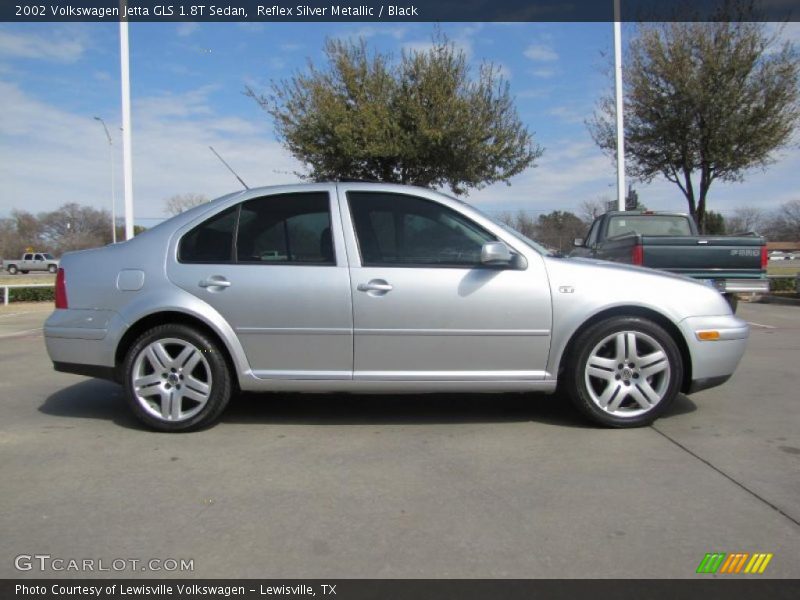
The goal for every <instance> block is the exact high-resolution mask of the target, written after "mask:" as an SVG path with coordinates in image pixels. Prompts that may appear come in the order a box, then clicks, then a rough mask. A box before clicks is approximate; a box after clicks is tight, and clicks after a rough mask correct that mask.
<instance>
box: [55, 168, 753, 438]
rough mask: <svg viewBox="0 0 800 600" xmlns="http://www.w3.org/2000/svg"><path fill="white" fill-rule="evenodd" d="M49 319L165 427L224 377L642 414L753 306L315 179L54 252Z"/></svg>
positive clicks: (724, 344)
mask: <svg viewBox="0 0 800 600" xmlns="http://www.w3.org/2000/svg"><path fill="white" fill-rule="evenodd" d="M55 296H56V310H55V311H54V312H53V314H52V315H51V316H50V317H49V318H48V319H47V322H46V323H45V327H44V335H45V340H46V344H47V351H48V353H49V355H50V358H51V359H52V361H53V363H54V366H55V368H56V370H58V371H65V372H71V373H78V374H84V375H90V376H100V377H106V378H108V379H111V380H114V381H117V382H119V383H121V384H122V385H123V386H124V389H125V395H126V398H127V401H128V403H129V405H130V406H131V408H132V410H133V412H134V413H135V414H136V415H137V416H138V418H139V419H141V420H142V421H143V422H144V423H146V424H147V425H149V426H151V427H153V428H155V429H159V430H163V431H181V430H190V429H196V428H199V427H203V426H205V425H208V424H210V423H212V422H214V421H215V420H216V419H218V418H219V416H220V414H221V413H222V411H223V409H224V408H225V405H226V404H227V403H228V400H229V398H230V397H231V394H232V393H233V392H234V390H244V391H295V392H337V391H338V392H364V393H386V392H388V393H418V392H503V391H516V392H534V391H538V392H553V391H555V390H556V388H559V389H562V388H563V389H564V390H565V391H566V392H568V393H569V396H570V397H571V398H572V400H573V402H574V403H575V405H576V406H577V407H578V408H579V409H580V410H581V411H583V413H584V414H585V415H587V416H589V417H590V418H592V419H594V420H595V421H596V422H599V423H601V424H603V425H607V426H613V427H632V426H639V425H644V424H647V423H650V422H652V421H653V420H654V419H655V418H657V417H658V416H659V415H661V414H662V413H663V412H664V411H665V410H666V409H667V407H668V406H669V404H670V403H671V402H672V401H673V400H674V399H675V397H676V396H677V395H678V393H679V392H684V393H691V392H694V391H697V390H701V389H705V388H709V387H713V386H717V385H720V384H722V383H723V382H724V381H726V380H727V379H728V378H729V377H730V376H731V374H732V373H733V371H734V369H735V368H736V366H737V364H738V363H739V360H740V359H741V357H742V354H743V353H744V350H745V344H746V339H747V337H748V332H749V329H748V325H747V323H745V322H744V321H742V320H740V319H737V318H736V317H734V316H733V315H732V314H731V311H730V308H729V306H728V304H727V303H726V302H725V300H724V299H723V297H722V296H721V295H720V294H719V292H717V290H715V289H713V288H711V287H709V286H707V285H704V284H702V283H699V282H697V281H694V280H692V279H688V278H685V277H681V276H677V275H671V274H665V273H663V272H660V271H655V270H651V269H645V268H641V267H633V266H629V265H621V264H614V263H609V262H603V261H596V260H591V259H572V258H563V257H560V256H557V255H552V254H550V253H548V252H547V251H545V250H544V249H543V248H542V247H541V246H539V245H538V244H536V243H535V242H533V241H531V240H529V239H527V238H526V237H524V236H523V235H522V234H520V233H517V232H516V231H514V230H512V229H510V228H508V227H507V226H504V225H503V224H501V223H499V222H496V221H494V220H493V219H492V218H490V217H488V216H486V215H484V214H483V213H481V212H480V211H478V210H476V209H474V208H472V207H470V206H469V205H467V204H465V203H463V202H460V201H459V200H455V199H453V198H450V197H447V196H444V195H442V194H439V193H437V192H434V191H431V190H427V189H421V188H413V187H406V186H400V185H381V184H365V183H328V184H308V185H300V186H284V187H274V188H261V189H253V190H249V191H245V192H239V193H236V194H232V195H229V196H225V197H223V198H219V199H218V200H216V201H213V202H211V203H209V204H204V205H202V206H199V207H197V208H194V209H191V210H189V211H187V212H184V213H182V214H180V215H178V216H175V217H173V218H172V219H170V220H169V221H166V222H164V223H162V224H160V225H158V226H156V227H153V228H152V229H150V230H148V231H146V232H144V233H142V234H141V235H138V236H136V237H135V238H133V239H131V240H129V241H127V242H124V243H121V244H116V245H113V246H107V247H105V248H98V249H92V250H84V251H82V252H75V253H69V254H67V255H65V256H64V258H63V260H62V264H61V268H60V269H59V271H58V276H57V278H56V292H55Z"/></svg>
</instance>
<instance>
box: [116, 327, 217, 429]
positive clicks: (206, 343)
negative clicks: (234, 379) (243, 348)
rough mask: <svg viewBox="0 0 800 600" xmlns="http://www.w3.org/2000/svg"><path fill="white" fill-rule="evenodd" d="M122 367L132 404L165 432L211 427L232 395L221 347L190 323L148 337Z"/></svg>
mask: <svg viewBox="0 0 800 600" xmlns="http://www.w3.org/2000/svg"><path fill="white" fill-rule="evenodd" d="M123 369H124V375H125V381H124V385H125V396H126V398H127V401H128V404H129V405H130V407H131V408H132V409H133V412H134V413H135V414H136V416H137V417H138V418H139V419H140V420H141V421H143V422H144V423H145V424H146V425H149V426H150V427H153V428H154V429H158V430H160V431H191V430H195V429H200V428H202V427H206V426H208V425H211V424H212V423H214V422H215V421H216V420H217V419H218V418H219V416H220V415H221V414H222V411H223V410H224V409H225V406H226V405H227V404H228V401H229V400H230V397H231V389H232V384H231V374H230V371H229V369H228V365H227V362H226V361H225V358H224V356H223V355H222V352H221V349H220V348H219V347H218V344H217V343H216V342H215V341H213V340H212V339H210V338H209V337H208V336H207V335H206V334H205V333H202V332H200V331H198V330H196V329H194V328H192V327H188V326H186V325H177V324H176V325H161V326H159V327H155V328H153V329H151V330H149V331H147V332H146V333H144V334H143V335H142V336H141V337H139V339H138V340H136V342H135V343H134V344H133V346H132V347H131V348H130V350H129V351H128V354H127V356H126V359H125V362H124V366H123Z"/></svg>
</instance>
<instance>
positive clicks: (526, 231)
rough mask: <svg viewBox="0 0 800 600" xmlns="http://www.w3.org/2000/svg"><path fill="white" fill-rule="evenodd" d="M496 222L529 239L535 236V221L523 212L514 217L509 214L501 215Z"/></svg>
mask: <svg viewBox="0 0 800 600" xmlns="http://www.w3.org/2000/svg"><path fill="white" fill-rule="evenodd" d="M498 220H499V221H500V222H502V223H505V224H506V225H508V226H509V227H511V229H514V230H515V231H519V232H520V233H521V234H522V235H524V236H526V237H529V238H531V239H533V237H534V236H535V235H536V221H535V220H534V219H532V218H531V217H529V216H528V214H527V213H526V212H525V211H524V210H520V211H519V212H517V214H516V215H512V214H511V213H510V212H504V213H501V214H500V215H499V216H498Z"/></svg>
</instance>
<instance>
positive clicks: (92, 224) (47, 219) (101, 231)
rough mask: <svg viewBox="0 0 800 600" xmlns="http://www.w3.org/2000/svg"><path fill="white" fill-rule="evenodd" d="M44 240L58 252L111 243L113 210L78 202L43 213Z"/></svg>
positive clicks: (41, 224) (41, 215)
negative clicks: (99, 208)
mask: <svg viewBox="0 0 800 600" xmlns="http://www.w3.org/2000/svg"><path fill="white" fill-rule="evenodd" d="M38 221H39V224H40V226H41V230H42V241H43V243H44V244H45V246H46V247H47V248H48V249H51V250H53V251H55V252H57V253H59V254H60V253H63V252H69V251H72V250H83V249H84V248H93V247H97V246H105V245H106V244H110V243H111V213H109V211H108V210H105V209H103V210H97V209H96V208H92V207H91V206H82V205H80V204H77V203H75V202H70V203H67V204H64V205H63V206H61V207H60V208H58V209H57V210H54V211H52V212H48V213H40V214H39V217H38Z"/></svg>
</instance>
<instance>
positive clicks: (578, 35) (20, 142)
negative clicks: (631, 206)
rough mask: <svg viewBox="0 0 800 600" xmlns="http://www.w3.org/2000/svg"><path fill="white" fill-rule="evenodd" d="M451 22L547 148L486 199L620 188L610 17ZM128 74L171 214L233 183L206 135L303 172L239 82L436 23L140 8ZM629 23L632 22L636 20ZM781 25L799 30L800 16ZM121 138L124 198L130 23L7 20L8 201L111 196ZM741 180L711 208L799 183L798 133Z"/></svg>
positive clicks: (426, 38) (154, 209)
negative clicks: (602, 113)
mask: <svg viewBox="0 0 800 600" xmlns="http://www.w3.org/2000/svg"><path fill="white" fill-rule="evenodd" d="M440 27H441V29H442V30H443V31H444V33H445V34H447V35H448V36H449V37H450V38H451V39H452V40H453V41H454V42H455V43H456V44H457V45H458V46H459V47H461V48H462V49H463V50H464V51H465V52H466V53H467V55H468V57H469V59H470V61H471V62H472V63H473V64H475V65H477V64H478V63H480V62H481V61H484V60H486V61H492V62H495V63H497V64H498V65H500V66H501V68H502V69H503V72H504V74H505V75H506V77H507V78H508V79H509V81H510V83H511V90H512V93H513V94H514V95H515V97H516V101H517V107H518V110H519V113H520V116H521V118H522V120H523V121H524V122H525V123H526V124H527V125H528V126H529V128H530V129H531V130H532V131H534V132H535V137H536V139H537V141H538V142H539V143H540V144H541V145H543V146H544V147H545V155H544V156H543V157H542V159H541V160H540V161H539V164H538V166H537V167H536V168H534V169H530V170H528V171H527V172H525V173H523V174H521V175H519V176H517V177H515V178H514V179H513V180H512V185H511V186H506V185H504V184H497V185H493V186H490V187H488V188H486V189H483V190H480V191H473V192H472V193H471V194H470V195H469V197H468V198H467V200H468V201H470V202H473V203H475V204H477V205H479V206H481V207H482V208H484V209H486V210H490V211H503V210H511V211H516V210H519V209H525V210H528V211H530V212H532V213H533V214H534V215H535V214H538V213H540V212H549V211H550V210H555V209H562V210H577V209H578V207H579V205H580V203H581V202H582V201H584V200H596V199H599V198H601V197H606V198H612V197H614V196H615V193H616V192H615V187H614V185H615V172H614V167H613V165H612V163H611V161H610V160H609V159H608V158H606V157H605V156H604V155H602V154H601V153H600V151H599V150H598V149H597V148H596V147H595V146H594V144H593V142H592V140H591V138H590V137H589V135H588V132H587V130H586V127H585V125H584V119H586V118H587V117H588V116H589V115H590V114H591V111H592V109H593V107H594V105H595V102H596V100H597V99H598V97H599V96H600V95H601V94H603V93H604V92H606V90H609V89H610V86H611V85H612V81H611V79H610V77H609V68H610V61H609V58H608V53H609V52H610V50H611V47H612V26H611V24H609V23H514V24H489V23H458V24H443V25H441V26H440ZM130 31H131V75H132V100H133V112H132V115H133V126H132V133H133V168H134V197H135V212H136V216H137V221H138V222H140V223H141V224H144V225H152V224H154V223H156V222H157V221H158V220H160V219H162V218H164V216H165V214H164V201H165V199H167V198H169V197H170V196H172V195H174V194H180V193H187V192H192V193H201V194H205V195H207V196H209V197H215V196H218V195H222V194H224V193H227V192H229V191H232V190H235V189H236V188H237V187H238V182H237V181H236V180H235V179H234V178H233V177H232V176H231V175H230V173H228V172H227V171H226V170H225V168H224V167H223V166H222V165H221V164H220V163H219V162H218V161H217V159H216V158H215V157H214V156H213V155H212V154H211V152H210V151H209V150H208V146H209V145H213V146H214V147H215V148H216V149H217V150H218V151H219V152H220V153H221V154H222V155H223V156H224V157H225V158H226V160H228V162H230V163H231V164H232V165H233V166H234V168H235V169H236V170H237V171H239V173H240V174H241V175H242V177H243V178H244V179H245V181H247V183H248V184H249V185H251V186H256V185H270V184H277V183H286V182H291V181H295V180H296V178H295V177H294V176H293V175H292V172H293V171H295V170H297V169H299V168H300V165H298V164H297V163H296V162H295V161H294V160H293V159H292V158H291V156H289V155H288V153H287V152H286V151H285V150H283V148H282V147H281V146H280V144H279V143H277V141H276V140H275V137H274V133H273V129H272V124H271V122H270V120H269V118H268V116H267V115H266V114H265V113H264V112H263V111H262V110H261V109H260V108H259V107H258V106H257V105H256V104H255V103H254V102H253V100H251V99H249V98H247V97H245V96H244V95H243V93H242V92H243V89H244V87H245V85H251V86H253V87H254V88H256V89H259V90H266V89H267V86H268V83H269V81H270V80H271V79H281V78H285V77H287V76H289V75H290V74H291V73H292V72H294V71H296V70H298V69H303V68H304V67H305V65H306V63H307V61H308V60H309V59H310V60H311V61H313V62H315V63H320V61H321V60H322V52H321V49H322V44H323V41H324V39H325V38H326V37H354V38H356V37H359V36H361V37H364V38H366V39H367V41H368V43H369V44H370V45H371V46H372V47H374V48H377V49H379V50H382V51H391V52H394V53H396V54H399V53H400V52H401V50H402V49H404V48H405V49H418V48H424V47H425V46H426V45H427V44H429V43H430V39H431V36H432V34H433V32H434V25H433V24H430V23H408V24H399V23H368V24H367V23H363V24H358V23H355V24H347V23H336V24H334V23H281V24H267V23H231V24H223V23H202V24H196V23H165V24H152V23H133V24H131V26H130ZM632 32H633V29H632V27H631V26H625V35H628V36H629V35H630V34H631V33H632ZM784 35H786V36H788V37H791V38H794V39H795V40H796V39H798V37H799V36H798V27H797V24H790V25H789V26H788V29H787V30H786V31H785V32H784ZM95 115H97V116H100V117H102V118H104V119H105V120H106V122H107V123H108V124H109V126H110V127H111V129H112V136H113V137H114V143H115V146H114V153H115V156H114V159H115V164H116V175H117V177H116V182H117V185H116V191H117V199H118V204H117V206H118V212H121V206H122V202H121V197H122V185H121V153H120V144H121V137H120V135H119V134H120V131H119V126H120V93H119V38H118V26H117V25H116V24H94V23H92V24H88V23H84V24H13V25H12V24H2V25H0V216H7V215H8V213H9V212H10V211H11V210H12V209H13V208H22V209H26V210H30V211H32V212H39V211H46V210H53V209H55V208H57V207H58V206H59V205H61V204H63V203H65V202H72V201H74V202H80V203H84V204H90V205H94V206H97V207H106V206H109V205H110V173H109V154H108V146H107V144H106V141H105V134H104V133H103V131H102V127H101V125H100V124H99V123H98V122H96V121H94V120H93V116H95ZM778 158H779V160H778V162H777V163H776V164H775V165H773V166H772V167H770V169H769V170H768V171H766V172H758V171H757V172H753V173H751V174H750V175H749V176H748V178H747V181H746V182H745V183H743V184H732V185H722V184H719V183H717V184H715V186H714V187H713V188H712V192H711V194H712V195H711V199H710V202H711V208H713V209H715V210H721V211H723V212H731V211H733V210H734V209H735V208H736V207H739V206H749V205H754V204H756V203H757V204H759V205H761V206H763V207H765V208H771V207H774V206H776V205H778V204H780V203H781V202H784V201H787V200H791V199H795V198H797V197H798V196H800V192H797V191H796V188H797V181H798V178H797V175H796V174H797V172H798V171H799V170H800V152H798V149H797V146H796V145H795V146H794V147H793V148H790V149H787V150H785V151H783V152H782V153H781V154H780V155H779V157H778ZM637 189H638V191H639V196H640V198H641V199H642V200H643V201H644V202H645V204H647V205H648V206H649V207H651V208H662V209H683V208H684V206H685V203H684V201H683V198H682V196H681V195H680V192H679V191H678V190H677V188H675V187H674V186H673V185H672V184H669V183H666V182H655V183H653V184H651V185H648V186H645V185H637Z"/></svg>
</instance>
